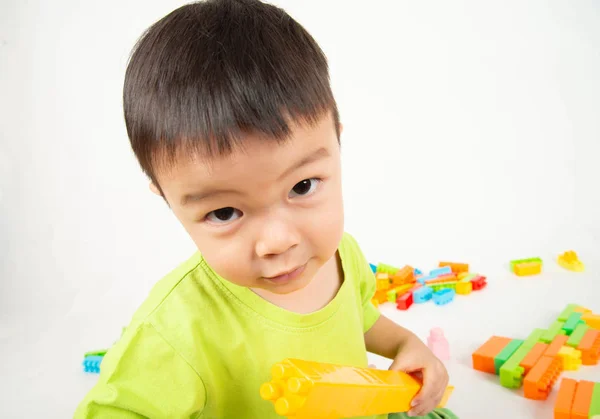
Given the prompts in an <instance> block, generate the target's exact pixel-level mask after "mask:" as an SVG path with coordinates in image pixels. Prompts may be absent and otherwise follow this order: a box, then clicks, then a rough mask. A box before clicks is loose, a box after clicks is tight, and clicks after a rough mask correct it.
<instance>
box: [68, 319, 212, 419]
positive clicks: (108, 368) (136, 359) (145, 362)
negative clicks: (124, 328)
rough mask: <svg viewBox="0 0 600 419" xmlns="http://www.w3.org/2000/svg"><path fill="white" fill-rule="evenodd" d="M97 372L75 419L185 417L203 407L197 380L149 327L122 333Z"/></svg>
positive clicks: (203, 394) (201, 387)
mask: <svg viewBox="0 0 600 419" xmlns="http://www.w3.org/2000/svg"><path fill="white" fill-rule="evenodd" d="M100 369H101V373H100V377H99V380H98V383H97V384H96V385H95V386H94V388H93V389H92V390H91V391H90V392H89V393H88V394H87V396H86V397H85V398H84V400H83V401H82V402H81V404H80V405H79V406H78V408H77V410H76V412H75V416H74V417H75V419H83V418H115V419H121V418H123V419H129V418H146V417H147V418H153V419H154V418H183V417H187V418H189V417H197V416H199V415H200V413H201V411H202V410H203V408H204V405H205V403H206V389H205V387H204V383H203V382H202V380H201V379H200V377H199V375H198V374H197V373H196V371H194V369H193V368H192V367H191V365H189V364H188V363H187V362H186V361H185V360H184V359H183V358H182V357H181V355H180V354H178V353H177V352H176V351H175V350H174V349H173V348H172V347H171V346H170V345H169V343H168V342H167V341H165V339H164V338H163V337H162V336H161V335H160V334H159V332H158V331H157V330H156V329H155V328H154V327H153V326H152V325H151V324H147V323H142V324H141V325H140V326H138V327H137V329H135V330H133V331H131V332H130V333H127V332H126V333H125V334H124V335H123V337H121V339H120V340H119V342H117V343H116V344H115V346H113V348H111V349H110V350H109V351H108V353H107V354H106V356H105V357H104V359H103V361H102V365H101V367H100Z"/></svg>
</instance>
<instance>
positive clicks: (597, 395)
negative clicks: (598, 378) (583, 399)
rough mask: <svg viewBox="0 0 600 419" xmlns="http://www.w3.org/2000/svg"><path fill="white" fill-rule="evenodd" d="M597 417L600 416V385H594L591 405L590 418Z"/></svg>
mask: <svg viewBox="0 0 600 419" xmlns="http://www.w3.org/2000/svg"><path fill="white" fill-rule="evenodd" d="M595 415H600V383H596V384H595V385H594V391H593V393H592V403H591V404H590V411H589V417H590V418H593V417H594V416H595Z"/></svg>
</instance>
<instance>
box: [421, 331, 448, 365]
mask: <svg viewBox="0 0 600 419" xmlns="http://www.w3.org/2000/svg"><path fill="white" fill-rule="evenodd" d="M427 347H428V348H429V349H430V350H431V352H433V354H434V355H435V356H437V357H438V358H439V359H441V360H442V361H447V360H449V359H450V344H449V343H448V340H447V339H446V337H445V336H444V331H443V330H442V329H440V328H439V327H436V328H433V329H431V330H430V331H429V336H428V337H427Z"/></svg>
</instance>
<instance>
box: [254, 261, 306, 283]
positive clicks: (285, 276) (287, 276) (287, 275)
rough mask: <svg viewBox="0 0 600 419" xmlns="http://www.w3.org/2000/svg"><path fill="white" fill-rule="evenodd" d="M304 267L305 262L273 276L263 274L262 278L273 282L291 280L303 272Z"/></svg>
mask: <svg viewBox="0 0 600 419" xmlns="http://www.w3.org/2000/svg"><path fill="white" fill-rule="evenodd" d="M305 268H306V263H305V264H304V265H302V266H299V267H297V268H294V269H292V270H289V271H286V272H282V273H280V274H278V275H275V276H265V277H264V278H265V279H266V280H267V281H269V282H274V283H281V282H286V281H292V280H294V279H296V278H298V277H299V276H300V275H302V272H304V269H305Z"/></svg>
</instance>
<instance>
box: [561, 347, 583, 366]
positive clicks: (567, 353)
mask: <svg viewBox="0 0 600 419" xmlns="http://www.w3.org/2000/svg"><path fill="white" fill-rule="evenodd" d="M558 357H559V358H561V360H562V362H563V369H564V370H565V371H577V370H578V369H579V367H581V351H578V350H577V349H575V348H572V347H570V346H563V347H562V348H560V350H559V351H558Z"/></svg>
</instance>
